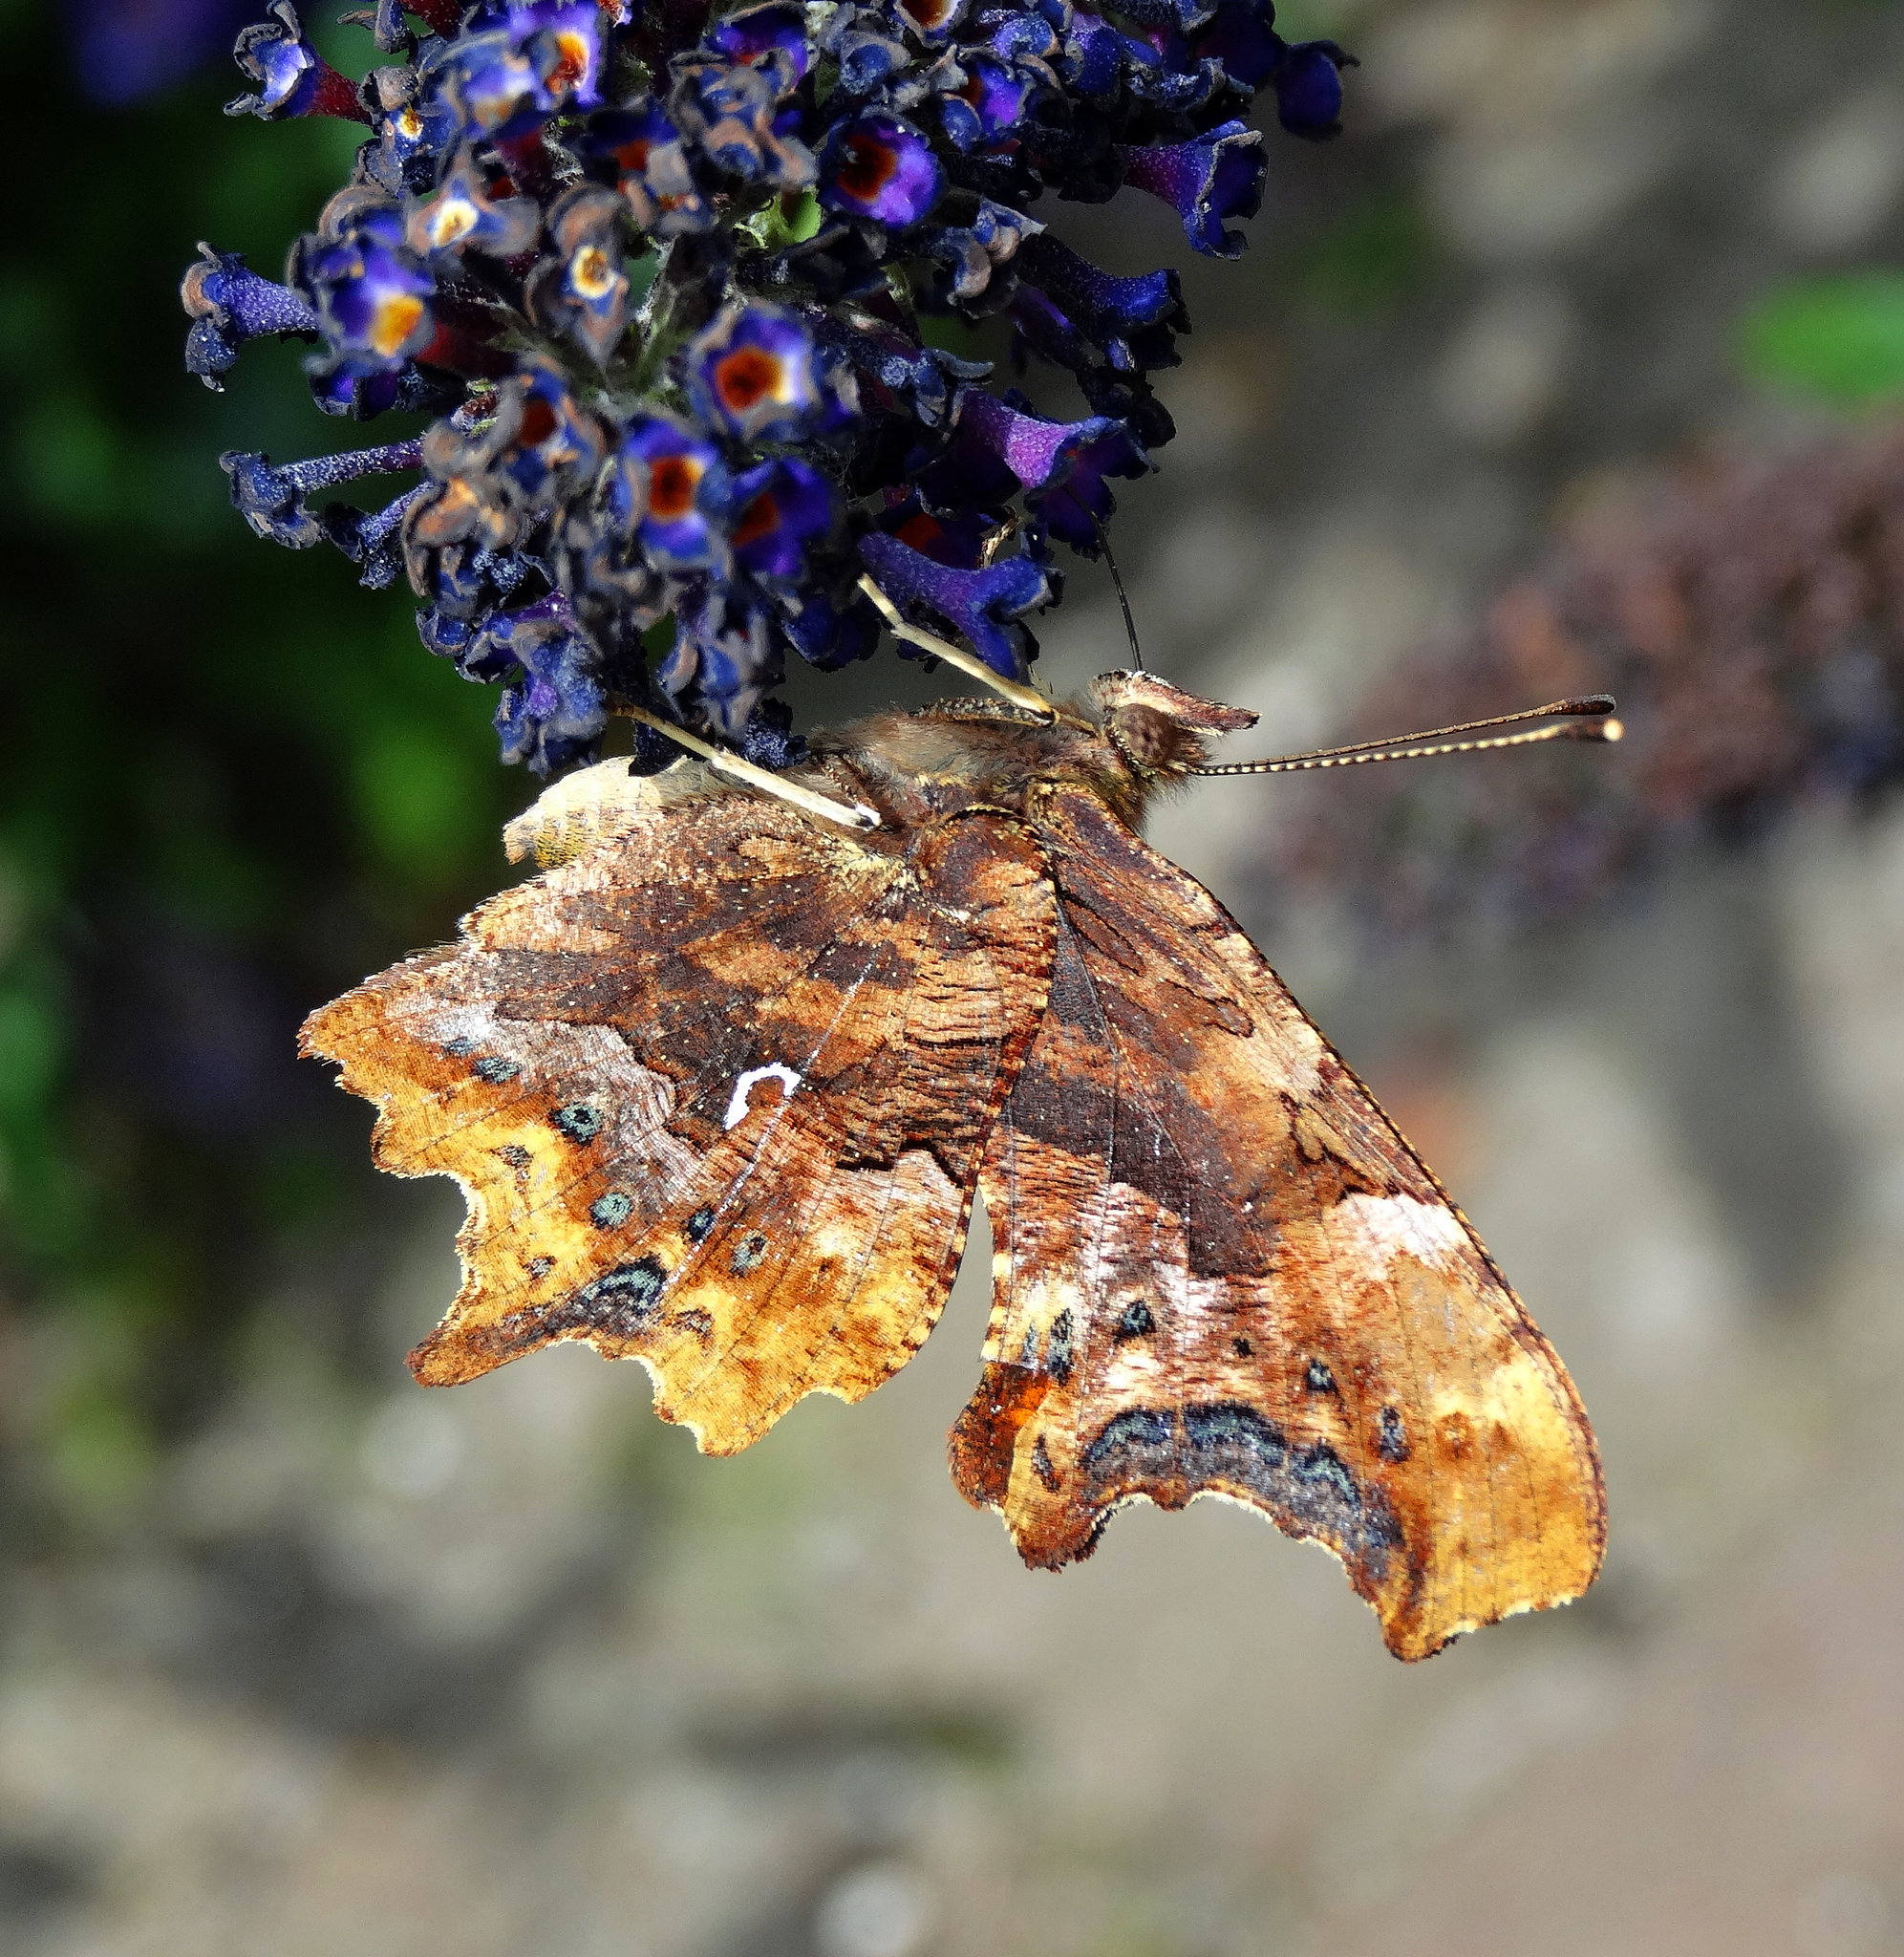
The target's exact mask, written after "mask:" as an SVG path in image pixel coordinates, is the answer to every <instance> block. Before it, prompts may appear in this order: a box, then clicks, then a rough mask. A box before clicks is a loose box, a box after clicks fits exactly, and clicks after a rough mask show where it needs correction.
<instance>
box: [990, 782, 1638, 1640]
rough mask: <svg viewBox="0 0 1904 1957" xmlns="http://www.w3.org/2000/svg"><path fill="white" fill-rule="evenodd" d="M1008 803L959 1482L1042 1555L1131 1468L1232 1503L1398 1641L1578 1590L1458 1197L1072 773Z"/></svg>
mask: <svg viewBox="0 0 1904 1957" xmlns="http://www.w3.org/2000/svg"><path fill="white" fill-rule="evenodd" d="M1038 829H1039V833H1040V834H1041V836H1042V837H1043V838H1044V840H1045V842H1046V846H1047V849H1048V850H1049V853H1050V856H1051V859H1052V863H1053V867H1054V869H1053V873H1054V875H1055V876H1056V878H1057V880H1058V886H1059V930H1058V941H1057V948H1056V954H1055V958H1054V963H1053V969H1052V978H1051V992H1050V1000H1049V1004H1048V1007H1047V1010H1046V1015H1045V1020H1044V1023H1043V1025H1042V1027H1041V1028H1040V1030H1039V1033H1038V1040H1037V1042H1036V1043H1035V1044H1034V1046H1033V1048H1032V1051H1031V1054H1030V1056H1029V1057H1028V1059H1027V1060H1026V1062H1025V1065H1024V1066H1023V1068H1022V1070H1021V1072H1020V1074H1019V1076H1018V1080H1017V1084H1016V1086H1015V1087H1014V1089H1013V1091H1012V1094H1011V1098H1010V1099H1009V1101H1008V1102H1007V1103H1006V1106H1005V1110H1004V1113H1003V1115H1002V1116H1001V1117H1000V1120H999V1124H998V1128H997V1129H996V1131H995V1135H994V1137H993V1140H992V1143H991V1146H990V1148H989V1150H988V1151H987V1155H986V1159H985V1163H984V1166H983V1169H982V1171H981V1177H980V1188H981V1190H982V1192H983V1194H984V1197H985V1204H986V1209H987V1212H988V1213H989V1215H991V1218H992V1222H993V1229H994V1233H995V1246H996V1248H995V1302H994V1309H993V1317H992V1323H991V1328H990V1333H989V1336H988V1339H987V1343H986V1348H985V1359H986V1366H985V1371H984V1375H983V1378H982V1380H981V1383H980V1387H979V1390H978V1392H977V1393H976V1394H975V1395H974V1397H973V1401H972V1402H971V1404H970V1405H969V1406H968V1407H967V1409H965V1412H964V1413H963V1414H962V1415H961V1416H960V1419H959V1422H958V1425H957V1426H956V1427H955V1428H954V1430H953V1433H952V1472H953V1476H954V1478H955V1480H956V1481H957V1482H958V1484H959V1486H960V1487H961V1489H962V1490H963V1491H964V1492H965V1493H966V1495H968V1496H969V1498H970V1499H972V1500H973V1501H974V1502H976V1503H979V1504H981V1505H985V1506H991V1507H995V1508H997V1509H999V1510H1000V1511H1002V1513H1003V1515H1004V1517H1005V1520H1006V1523H1007V1525H1008V1526H1009V1527H1010V1529H1011V1531H1012V1533H1013V1535H1014V1537H1015V1538H1016V1541H1017V1543H1018V1547H1019V1550H1020V1552H1021V1553H1022V1555H1023V1556H1024V1558H1025V1559H1026V1561H1027V1562H1029V1563H1032V1564H1035V1565H1044V1566H1053V1567H1055V1566H1057V1565H1059V1564H1062V1563H1065V1562H1068V1561H1071V1560H1073V1559H1076V1558H1080V1557H1083V1556H1087V1555H1089V1554H1090V1552H1091V1549H1092V1548H1093V1546H1094V1545H1095V1543H1096V1540H1097V1538H1098V1535H1099V1533H1100V1532H1101V1530H1102V1526H1103V1523H1104V1520H1105V1518H1106V1516H1108V1515H1109V1513H1110V1512H1111V1510H1113V1509H1114V1508H1116V1507H1117V1506H1119V1505H1120V1504H1121V1503H1123V1502H1125V1501H1128V1500H1131V1499H1134V1498H1137V1497H1140V1496H1141V1497H1145V1498H1147V1499H1149V1500H1151V1501H1154V1502H1157V1503H1159V1504H1161V1505H1162V1506H1164V1507H1166V1508H1179V1507H1182V1506H1183V1505H1184V1504H1185V1503H1186V1502H1187V1501H1188V1500H1190V1499H1191V1498H1192V1497H1193V1496H1196V1495H1222V1496H1226V1497H1228V1498H1230V1499H1232V1500H1235V1501H1238V1502H1242V1503H1246V1504H1248V1505H1249V1506H1251V1507H1253V1508H1256V1509H1259V1510H1261V1511H1263V1512H1264V1513H1266V1514H1267V1515H1268V1516H1271V1517H1272V1519H1273V1520H1274V1522H1275V1523H1276V1524H1277V1526H1278V1527H1279V1528H1281V1529H1283V1530H1284V1531H1286V1532H1287V1533H1288V1534H1290V1535H1292V1536H1298V1537H1311V1538H1316V1540H1318V1541H1320V1542H1322V1543H1324V1544H1325V1545H1326V1546H1327V1547H1328V1548H1330V1549H1331V1550H1333V1551H1334V1552H1335V1553H1336V1554H1337V1556H1338V1557H1339V1558H1340V1559H1342V1561H1343V1563H1344V1564H1345V1566H1346V1567H1347V1570H1348V1573H1349V1577H1350V1581H1352V1582H1353V1583H1354V1585H1355V1587H1356V1589H1357V1590H1358V1592H1359V1593H1360V1594H1361V1595H1362V1596H1363V1597H1364V1598H1366V1599H1367V1600H1368V1601H1369V1602H1370V1603H1371V1604H1373V1605H1374V1607H1375V1609H1376V1610H1377V1612H1378V1614H1379V1615H1380V1618H1381V1621H1382V1627H1383V1633H1384V1635H1385V1637H1386V1639H1387V1642H1388V1644H1389V1646H1390V1648H1391V1649H1392V1650H1394V1651H1395V1652H1396V1653H1397V1654H1398V1655H1399V1656H1401V1657H1403V1658H1419V1657H1424V1656H1426V1655H1427V1654H1428V1653H1430V1652H1432V1651H1435V1650H1437V1649H1439V1648H1440V1646H1441V1645H1444V1644H1445V1643H1446V1642H1447V1641H1448V1639H1450V1638H1451V1637H1454V1636H1455V1635H1457V1634H1458V1633H1460V1632H1462V1631H1465V1630H1468V1629H1472V1628H1474V1627H1476V1626H1478V1625H1481V1624H1489V1623H1491V1622H1493V1621H1494V1620H1495V1619H1497V1618H1500V1617H1504V1616H1507V1615H1508V1614H1509V1613H1511V1612H1514V1611H1518V1610H1526V1609H1537V1608H1541V1607H1543V1606H1545V1605H1548V1604H1551V1603H1557V1602H1563V1601H1565V1600H1567V1599H1569V1598H1572V1597H1575V1596H1577V1595H1579V1593H1580V1592H1581V1591H1582V1590H1584V1589H1585V1588H1586V1586H1587V1585H1588V1583H1590V1582H1591V1581H1593V1578H1594V1572H1595V1571H1596V1569H1597V1568H1598V1565H1599V1559H1600V1554H1601V1547H1602V1542H1603V1538H1604V1516H1603V1504H1602V1495H1601V1484H1600V1473H1599V1464H1598V1459H1597V1456H1596V1454H1595V1451H1594V1439H1593V1434H1592V1431H1591V1430H1590V1429H1589V1427H1588V1425H1587V1420H1586V1416H1585V1413H1584V1412H1583V1410H1582V1409H1581V1406H1580V1402H1579V1399H1578V1397H1577V1395H1576V1394H1575V1393H1574V1390H1573V1387H1572V1382H1571V1381H1570V1380H1569V1379H1568V1377H1567V1374H1566V1372H1565V1370H1564V1369H1563V1367H1562V1366H1561V1364H1560V1361H1559V1360H1558V1358H1557V1357H1556V1356H1555V1355H1554V1353H1553V1351H1552V1348H1551V1346H1549V1344H1547V1342H1546V1340H1545V1339H1543V1338H1542V1337H1541V1335H1540V1333H1539V1331H1538V1330H1537V1329H1536V1328H1535V1326H1534V1324H1533V1323H1532V1321H1531V1320H1530V1318H1529V1317H1528V1315H1527V1313H1526V1311H1525V1310H1524V1309H1523V1308H1522V1306H1521V1303H1520V1301H1519V1300H1518V1299H1516V1298H1515V1296H1514V1294H1513V1293H1512V1291H1510V1290H1509V1289H1508V1285H1507V1282H1506V1280H1504V1279H1503V1278H1502V1276H1501V1274H1500V1272H1499V1271H1498V1270H1497V1269H1496V1268H1495V1266H1494V1264H1493V1262H1492V1260H1491V1259H1490V1258H1489V1257H1488V1255H1487V1251H1486V1250H1485V1249H1484V1248H1483V1247H1482V1244H1481V1242H1480V1240H1479V1238H1477V1237H1475V1235H1474V1233H1473V1231H1472V1230H1471V1229H1470V1228H1469V1227H1468V1224H1467V1222H1466V1220H1465V1217H1463V1216H1462V1215H1461V1213H1460V1212H1459V1211H1458V1210H1456V1209H1455V1208H1454V1207H1453V1205H1452V1204H1451V1203H1450V1202H1449V1200H1448V1198H1447V1196H1446V1194H1444V1191H1443V1190H1442V1189H1441V1187H1440V1185H1439V1184H1438V1183H1437V1182H1436V1181H1435V1179H1434V1177H1433V1176H1432V1175H1431V1174H1430V1173H1429V1172H1428V1171H1427V1170H1426V1169H1425V1168H1424V1167H1423V1164H1422V1163H1421V1161H1420V1159H1419V1158H1418V1157H1417V1156H1416V1155H1415V1154H1414V1152H1413V1151H1412V1150H1410V1149H1409V1147H1408V1145H1407V1144H1406V1142H1404V1141H1403V1140H1402V1139H1401V1135H1400V1134H1399V1133H1397V1131H1396V1129H1394V1127H1393V1126H1392V1125H1391V1124H1390V1123H1389V1121H1388V1119H1387V1118H1386V1116H1384V1115H1383V1113H1382V1112H1381V1110H1380V1108H1379V1107H1377V1105H1376V1103H1375V1101H1374V1100H1373V1099H1372V1098H1371V1096H1370V1095H1369V1094H1368V1092H1367V1091H1366V1089H1364V1088H1363V1087H1362V1086H1361V1084H1360V1083H1359V1082H1358V1081H1357V1079H1356V1078H1355V1076H1354V1075H1353V1074H1352V1073H1350V1071H1349V1070H1348V1068H1347V1067H1346V1066H1344V1065H1342V1063H1341V1061H1340V1060H1339V1059H1338V1058H1337V1056H1336V1054H1335V1053H1334V1052H1333V1051H1331V1049H1330V1048H1329V1046H1328V1045H1327V1044H1326V1043H1325V1042H1324V1041H1323V1040H1322V1038H1321V1036H1320V1035H1319V1034H1318V1033H1317V1032H1316V1029H1315V1027H1314V1026H1313V1025H1312V1024H1311V1023H1310V1022H1309V1021H1308V1019H1307V1018H1306V1017H1305V1016H1304V1014H1303V1013H1302V1011H1301V1009H1300V1008H1299V1007H1298V1006H1297V1005H1296V1004H1295V1002H1294V1000H1292V999H1291V997H1290V996H1289V994H1288V992H1287V991H1285V990H1284V988H1283V986H1282V984H1281V982H1280V980H1278V979H1277V978H1276V977H1275V975H1274V973H1273V972H1272V971H1271V970H1270V968H1269V966H1268V965H1267V963H1265V961H1264V960H1263V958H1262V956H1261V955H1260V954H1259V953H1258V952H1257V951H1256V949H1255V947H1254V946H1253V945H1252V944H1251V943H1250V941H1249V939H1248V938H1247V937H1245V936H1244V935H1243V933H1242V932H1241V931H1240V930H1239V929H1238V928H1237V926H1236V924H1235V923H1234V921H1233V920H1232V919H1231V918H1230V916H1229V914H1227V913H1226V912H1225V911H1224V910H1223V908H1222V906H1221V905H1219V904H1218V903H1217V902H1216V900H1215V899H1214V898H1213V897H1211V896H1210V894H1209V892H1207V891H1205V890H1204V889H1203V887H1202V886H1201V885H1200V884H1198V883H1197V882H1195V880H1194V879H1192V878H1191V877H1189V876H1187V875H1186V874H1185V873H1184V872H1183V871H1180V870H1178V869H1176V868H1175V867H1174V866H1173V865H1172V864H1170V863H1168V862H1166V860H1165V859H1164V858H1163V857H1161V856H1159V855H1158V854H1157V853H1156V852H1155V851H1154V850H1152V849H1148V848H1147V847H1146V846H1145V844H1144V843H1143V842H1142V841H1141V840H1140V839H1139V838H1138V837H1137V836H1135V835H1134V834H1133V833H1132V832H1131V831H1130V830H1129V829H1128V828H1125V827H1124V826H1123V824H1122V823H1121V822H1119V821H1118V820H1117V819H1116V818H1115V817H1114V816H1113V815H1112V814H1111V813H1110V812H1109V811H1108V810H1107V809H1106V808H1105V807H1104V806H1103V805H1102V803H1100V802H1099V801H1097V800H1096V798H1095V797H1093V796H1091V795H1089V794H1088V793H1086V792H1084V791H1083V790H1081V789H1076V788H1057V789H1052V790H1049V791H1047V793H1046V796H1045V798H1044V800H1043V803H1042V806H1041V810H1040V820H1039V823H1038Z"/></svg>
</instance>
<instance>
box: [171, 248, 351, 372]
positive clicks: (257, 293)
mask: <svg viewBox="0 0 1904 1957" xmlns="http://www.w3.org/2000/svg"><path fill="white" fill-rule="evenodd" d="M199 254H200V255H199V259H198V262H197V263H196V264H195V265H193V266H191V267H190V268H189V269H187V271H186V273H185V276H184V280H183V282H182V284H181V286H180V288H179V296H180V298H181V299H182V301H183V303H184V308H185V312H186V313H187V315H188V316H189V317H190V319H191V322H192V327H191V331H190V332H189V333H187V334H186V335H185V370H186V372H187V373H190V374H196V375H197V376H199V377H200V378H201V379H202V380H203V382H204V384H205V385H206V386H207V387H208V388H210V389H212V390H213V391H214V392H215V393H216V392H217V391H219V390H220V389H222V388H223V387H224V385H225V376H226V375H227V374H228V373H230V371H231V369H232V367H233V365H234V364H235V363H236V361H237V359H238V350H239V348H240V347H242V346H243V345H244V344H245V342H246V340H253V339H259V338H261V337H263V336H265V335H267V334H280V335H282V334H284V333H306V334H309V333H315V332H316V331H317V313H316V310H315V309H314V308H313V307H312V306H311V304H310V301H309V300H308V299H307V298H305V296H304V294H303V293H302V292H294V291H292V290H291V289H290V288H289V286H280V285H277V284H275V283H274V282H273V281H271V280H270V279H267V278H260V277H259V276H258V274H257V273H256V272H254V271H247V270H246V268H245V260H244V258H243V256H242V255H241V254H240V253H238V252H236V251H214V250H213V249H212V248H211V247H210V246H209V245H201V246H200V247H199Z"/></svg>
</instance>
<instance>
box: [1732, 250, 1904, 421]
mask: <svg viewBox="0 0 1904 1957" xmlns="http://www.w3.org/2000/svg"><path fill="white" fill-rule="evenodd" d="M1740 352H1741V357H1742V359H1743V361H1744V367H1745V370H1746V372H1747V373H1748V374H1750V375H1752V376H1754V377H1755V378H1757V379H1760V380H1765V381H1769V382H1771V383H1772V384H1773V385H1774V386H1778V387H1785V388H1790V389H1793V390H1795V391H1797V392H1799V393H1803V394H1810V395H1817V396H1819V397H1822V398H1824V399H1826V400H1828V401H1830V402H1832V403H1833V404H1834V405H1835V406H1838V407H1857V406H1860V405H1862V404H1863V403H1864V402H1867V401H1877V400H1884V399H1889V398H1893V397H1895V396H1897V395H1900V394H1904V271H1859V272H1843V273H1839V274H1836V275H1834V276H1831V277H1828V278H1815V279H1804V280H1800V281H1797V282H1794V283H1793V284H1791V285H1787V286H1781V287H1779V288H1777V289H1776V290H1773V291H1771V292H1768V293H1767V294H1766V295H1765V297H1764V298H1763V299H1761V300H1760V301H1759V302H1758V304H1757V305H1756V306H1754V307H1753V308H1752V309H1751V311H1750V312H1747V313H1746V315H1745V317H1744V321H1743V322H1742V324H1741V329H1740Z"/></svg>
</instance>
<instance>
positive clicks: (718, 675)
mask: <svg viewBox="0 0 1904 1957" xmlns="http://www.w3.org/2000/svg"><path fill="white" fill-rule="evenodd" d="M769 628H770V621H769V618H768V614H767V613H766V611H765V609H764V608H763V607H762V606H761V605H760V604H759V601H757V600H755V599H754V598H752V597H750V596H748V595H746V594H744V593H742V592H739V591H736V590H734V589H733V588H731V587H729V586H727V585H724V584H721V583H718V582H717V581H716V580H714V579H709V578H699V579H695V581H694V583H693V584H692V586H690V587H689V588H687V589H686V590H684V591H683V592H682V594H681V599H680V602H679V603H678V604H677V605H676V606H675V608H674V650H673V651H672V652H671V653H670V654H669V655H668V657H667V658H666V659H665V660H664V661H663V662H662V664H661V667H660V669H659V671H657V672H656V674H655V676H654V677H655V681H656V683H657V684H658V685H659V686H660V687H661V688H662V689H663V691H664V692H667V693H670V694H672V695H674V698H675V699H677V700H678V699H684V698H687V697H692V698H693V699H694V700H695V703H696V704H697V705H698V706H699V707H700V709H701V711H702V712H703V713H704V714H706V716H707V717H708V719H709V720H712V721H713V722H714V724H715V725H716V726H717V727H718V728H719V730H720V731H721V732H722V733H723V734H725V735H727V736H728V737H729V739H735V738H738V736H739V735H740V734H741V733H742V732H743V730H744V729H745V728H746V726H747V723H748V722H749V721H750V720H752V719H753V718H754V711H755V709H756V708H757V707H758V706H759V705H760V703H761V701H762V699H764V698H765V695H766V693H767V691H768V689H769V688H770V687H774V686H778V685H779V684H780V682H781V678H782V677H784V671H785V662H784V660H783V659H782V658H781V653H780V650H779V648H778V646H777V645H776V644H775V641H774V637H773V634H772V632H771V630H770V629H769Z"/></svg>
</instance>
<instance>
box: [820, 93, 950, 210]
mask: <svg viewBox="0 0 1904 1957" xmlns="http://www.w3.org/2000/svg"><path fill="white" fill-rule="evenodd" d="M945 187H946V173H945V170H944V168H943V166H942V165H941V164H940V162H939V160H938V158H937V157H935V156H934V155H933V154H932V146H931V143H930V142H928V141H927V140H926V139H925V138H924V137H923V136H922V135H920V133H919V132H918V130H916V129H914V128H913V127H912V125H911V124H910V123H909V122H902V121H901V120H900V119H899V118H898V117H897V116H882V115H869V116H856V117H855V118H853V119H852V120H851V121H850V122H839V123H835V124H834V127H833V132H832V134H831V135H830V136H828V137H827V139H826V143H825V146H824V148H823V149H822V150H821V152H820V186H819V193H820V202H821V203H822V204H824V205H825V206H826V208H827V209H828V210H835V211H839V212H841V213H842V214H843V215H845V216H848V217H860V218H872V219H875V220H876V221H877V222H878V223H880V224H883V225H893V226H898V227H900V228H901V229H904V228H905V226H908V225H916V224H917V223H918V222H919V220H920V219H921V218H923V217H924V216H926V214H927V213H928V212H929V211H930V210H931V208H932V206H933V205H934V204H937V203H938V201H939V199H940V198H941V197H942V196H943V195H944V194H945Z"/></svg>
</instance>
